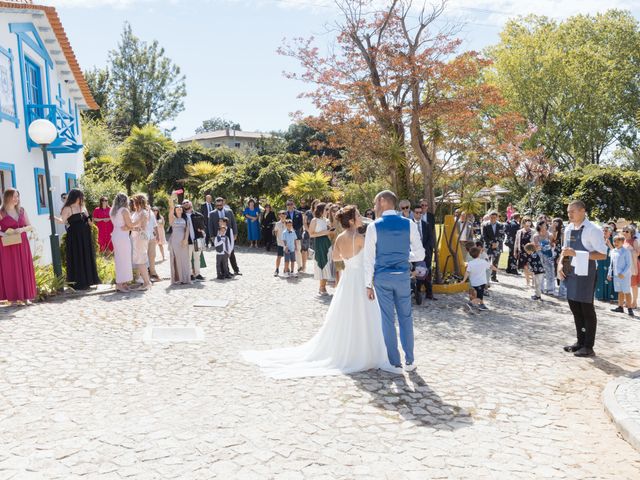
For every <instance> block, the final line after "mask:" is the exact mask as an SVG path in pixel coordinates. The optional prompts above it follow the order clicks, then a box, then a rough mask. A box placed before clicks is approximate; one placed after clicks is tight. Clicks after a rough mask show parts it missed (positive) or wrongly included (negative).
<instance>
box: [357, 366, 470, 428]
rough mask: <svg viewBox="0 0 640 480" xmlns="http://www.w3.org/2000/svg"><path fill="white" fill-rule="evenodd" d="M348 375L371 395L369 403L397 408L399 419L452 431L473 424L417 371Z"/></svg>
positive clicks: (388, 409)
mask: <svg viewBox="0 0 640 480" xmlns="http://www.w3.org/2000/svg"><path fill="white" fill-rule="evenodd" d="M348 376H349V377H350V378H351V379H352V380H353V381H354V383H355V385H356V386H357V387H358V388H360V389H361V390H364V391H366V392H368V393H369V394H370V395H372V396H373V398H372V399H371V402H370V403H371V404H372V405H373V406H375V407H376V408H378V409H380V410H383V411H385V410H386V411H395V412H398V413H399V414H400V416H401V417H402V418H403V420H405V421H410V422H413V423H414V424H415V425H417V426H420V427H430V428H434V429H436V430H449V431H453V430H457V429H459V428H464V427H469V426H471V425H472V424H473V419H472V417H471V414H470V413H469V412H467V411H466V410H464V409H463V408H460V407H458V406H457V405H450V404H448V403H446V402H445V401H443V400H442V398H440V396H439V395H438V394H437V393H436V392H435V391H434V390H433V389H432V388H431V387H430V386H429V385H428V384H427V382H426V381H425V380H424V379H423V378H422V377H421V376H420V375H419V374H418V373H417V372H412V373H410V374H408V376H407V375H392V374H388V373H386V372H383V371H381V370H369V371H366V372H358V373H353V374H350V375H348Z"/></svg>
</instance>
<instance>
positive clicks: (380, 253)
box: [374, 215, 411, 273]
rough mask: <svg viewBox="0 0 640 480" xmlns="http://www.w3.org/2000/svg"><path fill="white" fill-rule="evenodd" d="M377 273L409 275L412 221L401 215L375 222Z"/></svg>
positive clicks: (385, 217)
mask: <svg viewBox="0 0 640 480" xmlns="http://www.w3.org/2000/svg"><path fill="white" fill-rule="evenodd" d="M374 223H375V226H376V236H377V242H376V264H375V273H408V272H409V268H410V267H409V252H410V251H411V220H409V219H408V218H404V217H402V216H400V215H384V216H382V217H380V218H378V219H377V220H376V221H375V222H374Z"/></svg>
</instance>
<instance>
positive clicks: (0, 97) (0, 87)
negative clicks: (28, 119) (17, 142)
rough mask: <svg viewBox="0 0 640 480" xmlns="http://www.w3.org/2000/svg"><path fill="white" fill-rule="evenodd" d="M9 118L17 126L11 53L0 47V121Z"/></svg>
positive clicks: (18, 123)
mask: <svg viewBox="0 0 640 480" xmlns="http://www.w3.org/2000/svg"><path fill="white" fill-rule="evenodd" d="M2 120H9V121H10V122H13V123H14V124H15V126H16V128H18V126H19V125H20V120H18V107H17V105H16V90H15V80H14V76H13V53H12V52H11V49H9V50H5V49H4V48H2V47H0V122H1V121H2Z"/></svg>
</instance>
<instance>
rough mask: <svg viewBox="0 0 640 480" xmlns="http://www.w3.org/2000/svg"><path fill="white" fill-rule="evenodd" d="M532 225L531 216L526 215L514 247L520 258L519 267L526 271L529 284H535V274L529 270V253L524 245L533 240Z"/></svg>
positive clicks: (516, 254)
mask: <svg viewBox="0 0 640 480" xmlns="http://www.w3.org/2000/svg"><path fill="white" fill-rule="evenodd" d="M532 226H533V222H532V221H531V218H529V217H524V218H523V219H522V228H521V229H520V230H518V233H516V244H515V248H514V251H515V256H516V258H517V259H518V269H520V270H522V271H524V278H525V280H526V282H527V286H529V284H531V285H532V286H533V275H532V274H531V271H530V270H529V255H528V254H527V252H526V251H525V250H524V246H525V245H526V244H527V243H530V242H531V237H532V236H533V229H532V228H531V227H532Z"/></svg>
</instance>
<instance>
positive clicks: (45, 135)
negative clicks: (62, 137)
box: [29, 118, 58, 145]
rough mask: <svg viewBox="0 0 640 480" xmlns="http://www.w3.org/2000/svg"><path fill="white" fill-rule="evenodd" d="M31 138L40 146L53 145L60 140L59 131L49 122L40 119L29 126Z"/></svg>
mask: <svg viewBox="0 0 640 480" xmlns="http://www.w3.org/2000/svg"><path fill="white" fill-rule="evenodd" d="M29 137H30V138H31V140H33V141H34V142H35V143H37V144H38V145H51V144H52V143H53V142H54V141H55V139H56V138H58V130H57V129H56V126H55V125H54V124H53V123H51V122H50V121H49V120H45V119H44V118H40V119H38V120H34V121H33V122H31V125H29Z"/></svg>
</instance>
